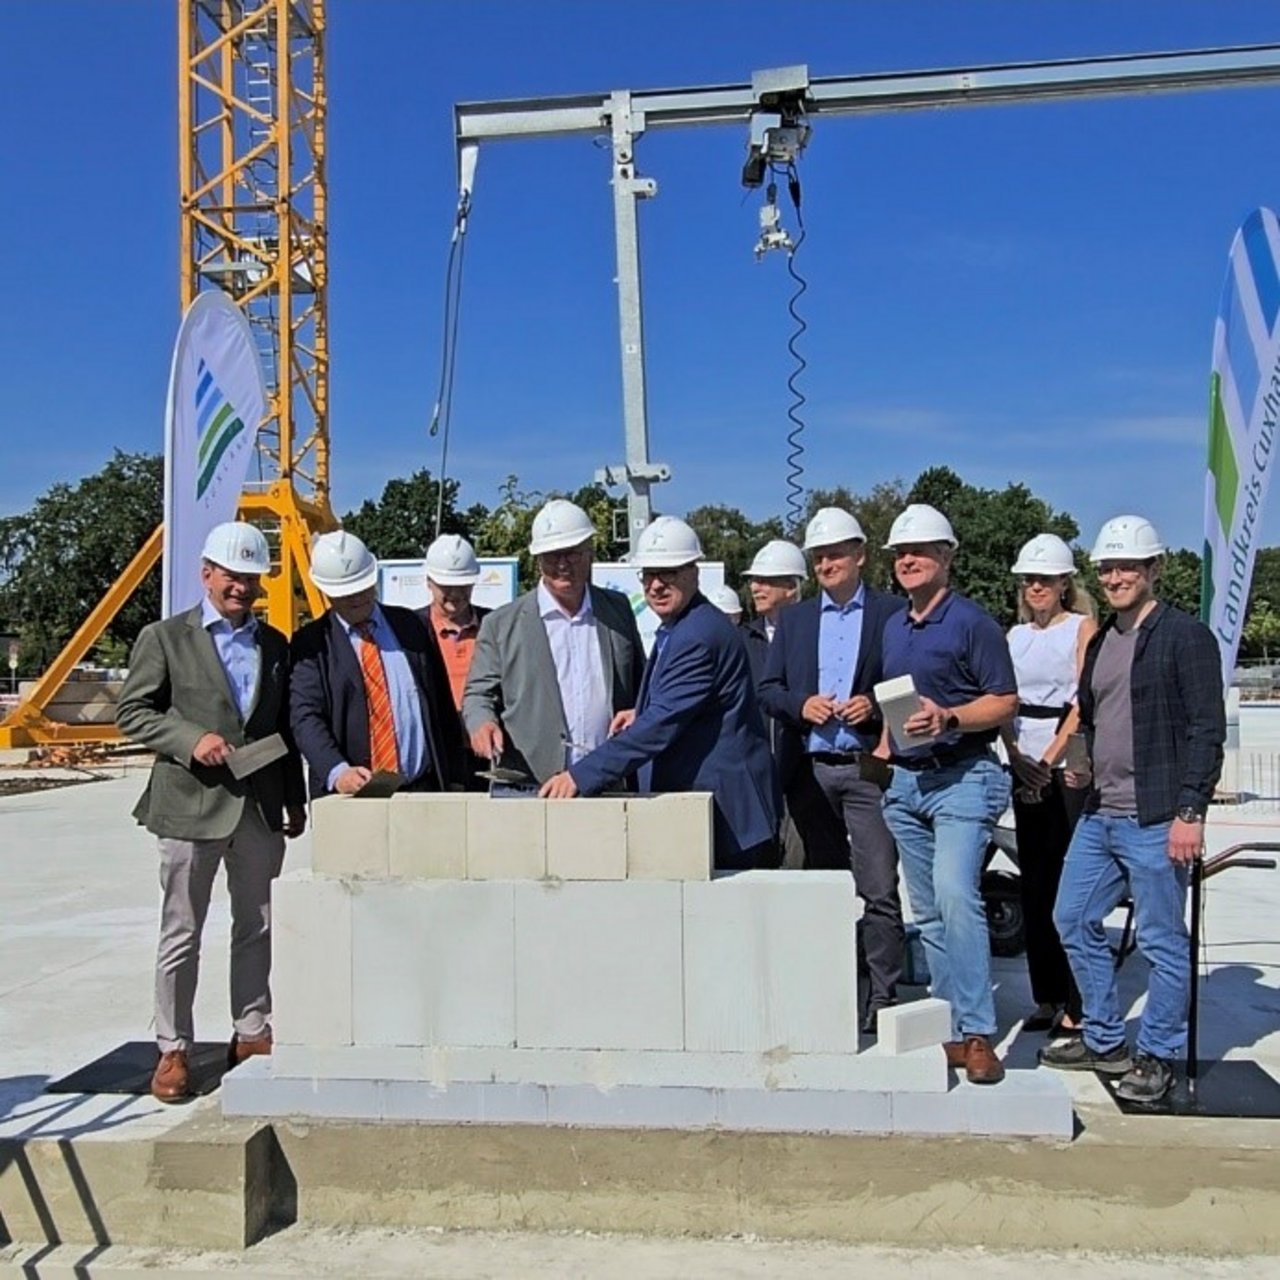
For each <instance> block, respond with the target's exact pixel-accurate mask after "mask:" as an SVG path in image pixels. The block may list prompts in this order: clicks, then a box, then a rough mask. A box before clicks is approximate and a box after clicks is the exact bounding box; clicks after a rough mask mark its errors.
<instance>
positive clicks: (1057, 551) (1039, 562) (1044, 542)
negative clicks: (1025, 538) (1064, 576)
mask: <svg viewBox="0 0 1280 1280" xmlns="http://www.w3.org/2000/svg"><path fill="white" fill-rule="evenodd" d="M1075 571H1076V562H1075V558H1074V557H1073V556H1072V554H1071V548H1070V547H1069V546H1067V544H1066V543H1065V542H1063V540H1062V539H1061V538H1059V537H1058V535H1057V534H1056V533H1038V534H1036V536H1035V537H1034V538H1032V539H1031V541H1030V542H1028V543H1027V544H1026V545H1025V546H1024V547H1023V548H1022V550H1021V551H1019V552H1018V559H1017V561H1016V562H1015V563H1014V565H1013V568H1011V569H1010V570H1009V572H1010V573H1075Z"/></svg>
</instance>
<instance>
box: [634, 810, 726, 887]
mask: <svg viewBox="0 0 1280 1280" xmlns="http://www.w3.org/2000/svg"><path fill="white" fill-rule="evenodd" d="M714 812H715V810H714V806H713V802H712V799H711V794H710V793H709V792H703V791H689V792H684V793H681V794H675V793H673V794H671V795H660V796H636V797H635V798H634V799H629V800H628V801H627V878H628V879H630V880H710V879H711V866H712V860H713V856H714V854H713V849H712V835H713V830H714V824H713V815H714Z"/></svg>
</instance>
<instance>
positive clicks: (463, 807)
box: [387, 792, 467, 880]
mask: <svg viewBox="0 0 1280 1280" xmlns="http://www.w3.org/2000/svg"><path fill="white" fill-rule="evenodd" d="M390 804H391V811H390V816H389V819H388V837H387V838H388V849H387V871H388V874H390V875H391V876H394V877H397V878H399V879H402V880H465V879H466V878H467V797H466V796H465V795H453V794H430V793H426V792H410V793H409V794H408V795H397V796H392V798H391V801H390Z"/></svg>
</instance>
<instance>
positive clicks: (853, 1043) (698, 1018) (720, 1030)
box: [683, 871, 858, 1054]
mask: <svg viewBox="0 0 1280 1280" xmlns="http://www.w3.org/2000/svg"><path fill="white" fill-rule="evenodd" d="M683 892H684V982H685V1047H686V1048H687V1049H691V1050H707V1051H711V1052H716V1051H723V1050H729V1051H734V1052H739V1053H743V1052H747V1053H750V1052H756V1053H763V1052H773V1053H792V1054H797V1053H854V1052H856V1051H857V1048H858V1022H857V1009H858V999H857V977H856V972H855V968H856V966H855V951H854V905H853V904H854V891H853V880H852V878H851V877H850V876H848V875H846V874H845V873H843V872H840V871H744V872H740V873H738V874H737V875H731V876H721V877H719V878H718V879H715V880H711V881H709V882H707V883H705V884H696V883H686V884H685V885H683Z"/></svg>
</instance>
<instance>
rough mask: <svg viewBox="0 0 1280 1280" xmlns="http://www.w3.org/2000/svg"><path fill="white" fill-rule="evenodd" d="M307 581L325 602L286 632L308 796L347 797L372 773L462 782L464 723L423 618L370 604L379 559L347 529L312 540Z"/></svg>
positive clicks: (418, 785) (409, 784) (427, 785)
mask: <svg viewBox="0 0 1280 1280" xmlns="http://www.w3.org/2000/svg"><path fill="white" fill-rule="evenodd" d="M311 580H312V582H314V583H315V585H316V586H317V587H318V588H319V589H320V590H321V591H322V592H324V594H325V595H326V596H327V597H328V599H329V604H330V608H329V611H328V612H327V613H325V614H324V615H323V616H322V617H320V618H317V619H316V620H315V621H314V622H311V623H309V624H308V625H307V626H305V627H303V628H302V629H301V630H300V631H299V632H298V633H297V634H296V635H295V636H294V637H293V644H292V646H291V657H292V661H293V671H292V675H291V680H290V696H289V720H290V724H291V726H292V728H293V736H294V739H295V740H296V742H297V744H298V749H299V750H300V751H301V752H302V755H303V757H304V758H305V759H306V761H307V764H308V765H309V767H310V780H311V794H312V796H313V797H316V796H322V795H326V794H328V793H329V792H335V791H336V792H339V793H341V794H344V795H352V794H354V793H355V792H357V791H359V790H360V789H361V788H362V787H364V786H365V785H366V784H367V783H368V781H369V779H370V778H371V777H372V776H373V774H375V773H378V772H390V773H399V774H401V775H402V776H403V777H404V779H405V783H404V789H405V790H410V791H444V790H447V789H449V788H451V787H454V786H460V785H461V784H462V783H463V782H464V781H465V776H466V775H465V766H464V764H463V756H462V729H461V725H460V724H459V723H458V716H457V712H456V711H455V709H454V705H453V699H452V696H451V695H450V691H449V676H448V672H447V671H446V670H445V665H444V660H443V659H442V658H441V656H440V650H439V648H438V647H437V645H436V643H435V642H434V640H433V639H432V637H431V635H430V633H429V632H428V631H427V628H426V626H425V625H424V624H423V622H422V620H421V619H420V618H419V617H418V616H417V615H416V614H415V613H414V612H413V610H412V609H402V608H399V607H398V606H395V605H381V604H379V603H378V599H377V590H378V589H377V581H378V562H377V560H376V559H375V558H374V557H373V555H372V553H371V552H370V551H369V549H368V548H367V547H366V546H365V545H364V543H363V542H361V541H360V539H359V538H357V537H356V536H355V535H354V534H350V533H346V532H343V531H339V532H336V533H326V534H322V535H321V536H320V537H319V538H317V539H316V541H315V544H314V546H313V547H312V550H311Z"/></svg>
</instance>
